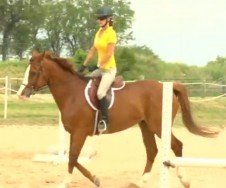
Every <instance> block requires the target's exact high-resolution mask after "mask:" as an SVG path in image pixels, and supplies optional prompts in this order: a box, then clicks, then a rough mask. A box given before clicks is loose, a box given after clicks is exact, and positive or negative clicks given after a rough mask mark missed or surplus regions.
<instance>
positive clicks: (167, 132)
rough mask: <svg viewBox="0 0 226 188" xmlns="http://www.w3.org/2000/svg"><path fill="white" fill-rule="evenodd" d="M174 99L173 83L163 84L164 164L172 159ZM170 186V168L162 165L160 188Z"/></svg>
mask: <svg viewBox="0 0 226 188" xmlns="http://www.w3.org/2000/svg"><path fill="white" fill-rule="evenodd" d="M172 97H173V83H172V82H163V95H162V135H161V137H162V160H161V161H162V162H164V161H168V160H169V159H170V150H171V125H172ZM169 186H170V172H169V167H168V166H166V165H164V164H163V163H162V165H161V176H160V188H168V187H169Z"/></svg>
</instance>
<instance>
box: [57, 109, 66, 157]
mask: <svg viewBox="0 0 226 188" xmlns="http://www.w3.org/2000/svg"><path fill="white" fill-rule="evenodd" d="M58 130H59V151H58V155H60V156H63V155H65V152H66V144H65V143H66V135H65V134H66V131H65V130H64V125H63V123H62V120H61V113H60V111H59V128H58Z"/></svg>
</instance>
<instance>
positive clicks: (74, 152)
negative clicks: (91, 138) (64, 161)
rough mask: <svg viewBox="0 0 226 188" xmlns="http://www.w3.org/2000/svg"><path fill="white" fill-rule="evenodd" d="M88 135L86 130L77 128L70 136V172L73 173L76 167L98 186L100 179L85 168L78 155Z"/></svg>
mask: <svg viewBox="0 0 226 188" xmlns="http://www.w3.org/2000/svg"><path fill="white" fill-rule="evenodd" d="M86 137H87V135H86V134H85V133H84V131H82V130H81V131H79V130H76V132H74V133H73V134H71V136H70V150H69V162H68V173H69V174H72V172H73V168H74V167H76V168H77V169H78V170H79V171H80V172H81V173H82V174H83V175H84V176H85V177H87V178H88V179H89V180H90V181H91V182H93V183H94V184H95V185H96V186H97V187H99V186H100V182H99V179H98V178H97V177H96V176H94V175H92V174H91V173H90V172H89V171H88V170H87V169H86V168H84V167H83V166H82V165H81V164H79V162H78V157H79V154H80V152H81V149H82V147H83V145H84V143H85V140H86Z"/></svg>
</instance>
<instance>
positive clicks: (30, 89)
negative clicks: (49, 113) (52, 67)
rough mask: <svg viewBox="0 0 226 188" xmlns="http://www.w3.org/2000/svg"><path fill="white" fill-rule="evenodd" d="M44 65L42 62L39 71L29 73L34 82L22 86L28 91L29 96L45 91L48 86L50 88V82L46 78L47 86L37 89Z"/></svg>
mask: <svg viewBox="0 0 226 188" xmlns="http://www.w3.org/2000/svg"><path fill="white" fill-rule="evenodd" d="M42 64H43V62H42V61H41V62H40V65H39V68H38V71H31V70H30V71H29V75H28V77H30V76H31V77H32V82H31V83H27V84H24V83H23V84H22V85H24V86H25V87H26V88H27V91H26V95H27V96H30V95H34V94H35V93H36V92H38V91H40V90H43V89H45V88H47V86H48V81H47V80H46V79H45V77H44V79H45V80H46V83H47V84H46V85H45V86H41V87H38V88H37V87H36V85H37V82H38V80H39V77H40V75H41V73H42V71H43V68H42ZM30 67H31V63H30Z"/></svg>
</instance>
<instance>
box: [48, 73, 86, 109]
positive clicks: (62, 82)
mask: <svg viewBox="0 0 226 188" xmlns="http://www.w3.org/2000/svg"><path fill="white" fill-rule="evenodd" d="M52 75H53V74H52ZM50 81H51V84H50V85H49V89H50V92H51V93H52V95H53V97H54V99H55V101H56V103H57V105H58V107H59V109H60V110H62V109H63V108H64V107H65V106H67V105H65V104H71V103H70V101H74V102H76V100H79V97H78V95H81V94H82V93H84V92H83V91H84V87H85V83H84V81H82V80H81V79H80V78H79V77H78V76H77V75H72V74H71V73H69V72H64V73H61V74H56V75H55V77H54V76H52V77H51V78H50Z"/></svg>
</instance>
